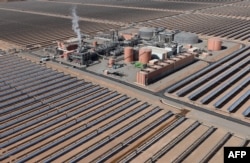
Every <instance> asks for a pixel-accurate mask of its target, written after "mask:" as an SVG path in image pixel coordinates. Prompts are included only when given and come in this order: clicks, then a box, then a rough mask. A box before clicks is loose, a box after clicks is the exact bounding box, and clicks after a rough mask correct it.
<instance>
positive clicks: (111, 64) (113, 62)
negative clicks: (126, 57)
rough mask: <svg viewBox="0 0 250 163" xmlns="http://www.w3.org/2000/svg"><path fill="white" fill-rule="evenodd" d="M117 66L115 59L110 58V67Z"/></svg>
mask: <svg viewBox="0 0 250 163" xmlns="http://www.w3.org/2000/svg"><path fill="white" fill-rule="evenodd" d="M114 64H115V59H114V58H109V67H112V66H113V65H114Z"/></svg>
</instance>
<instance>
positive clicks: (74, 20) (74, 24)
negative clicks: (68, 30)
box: [72, 6, 82, 47]
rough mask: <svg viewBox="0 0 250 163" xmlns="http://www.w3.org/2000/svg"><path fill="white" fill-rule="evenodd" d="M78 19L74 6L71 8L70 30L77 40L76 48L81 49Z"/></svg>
mask: <svg viewBox="0 0 250 163" xmlns="http://www.w3.org/2000/svg"><path fill="white" fill-rule="evenodd" d="M78 21H79V17H78V16H77V14H76V6H73V8H72V29H73V30H74V32H75V33H76V35H77V39H78V47H81V39H82V38H81V30H80V27H79V23H78Z"/></svg>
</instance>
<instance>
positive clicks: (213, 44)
mask: <svg viewBox="0 0 250 163" xmlns="http://www.w3.org/2000/svg"><path fill="white" fill-rule="evenodd" d="M221 45H222V41H221V40H220V39H219V38H210V39H208V41H207V49H208V50H212V51H218V50H221Z"/></svg>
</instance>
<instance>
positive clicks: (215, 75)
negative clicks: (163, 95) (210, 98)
mask: <svg viewBox="0 0 250 163" xmlns="http://www.w3.org/2000/svg"><path fill="white" fill-rule="evenodd" d="M248 55H249V52H248V53H241V54H239V55H238V56H237V57H235V58H233V59H231V60H230V61H228V62H226V63H224V64H222V65H220V66H219V67H217V68H216V69H214V70H211V71H210V72H208V73H207V74H204V75H203V76H201V77H200V78H199V79H197V80H196V81H195V82H193V83H192V84H191V85H189V86H188V87H186V88H183V89H181V90H180V91H179V92H177V95H178V96H185V95H186V94H188V93H189V92H191V91H193V90H194V89H196V88H197V86H200V85H203V84H204V83H206V82H207V80H208V79H211V78H216V80H218V81H220V80H222V79H223V78H225V77H223V76H218V74H225V73H226V72H227V74H225V76H227V75H230V73H232V72H234V71H236V70H237V69H238V68H240V67H242V66H245V65H246V64H247V63H248V62H249V60H247V59H243V58H246V57H247V56H248ZM242 59H243V60H242ZM239 62H240V63H239ZM241 64H242V65H241ZM231 66H233V67H231ZM229 70H230V71H229Z"/></svg>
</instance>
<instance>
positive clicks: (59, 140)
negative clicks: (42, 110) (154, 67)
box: [21, 96, 144, 162]
mask: <svg viewBox="0 0 250 163" xmlns="http://www.w3.org/2000/svg"><path fill="white" fill-rule="evenodd" d="M126 99H127V96H122V97H120V98H118V99H116V100H114V101H113V102H112V104H111V105H116V104H118V103H120V102H122V101H124V100H126ZM136 102H138V101H137V100H132V101H130V102H128V103H127V104H125V105H122V106H120V107H118V108H116V109H114V110H113V111H111V112H108V113H106V114H104V115H102V116H101V117H98V118H97V119H94V120H92V121H90V122H88V123H85V124H84V125H82V126H80V127H77V128H76V129H74V130H72V131H71V132H69V133H66V134H65V135H63V136H61V137H58V138H57V139H56V140H55V141H52V142H50V143H49V144H47V145H46V146H45V147H44V148H40V149H39V150H35V151H33V152H31V153H30V155H29V156H28V157H24V158H21V161H25V160H28V159H30V158H32V157H34V156H36V155H38V154H40V153H42V152H44V151H46V150H47V149H50V148H52V147H54V146H56V145H58V144H60V143H62V142H65V141H66V140H68V139H70V138H72V137H74V136H76V135H78V134H80V133H82V132H84V131H85V130H87V129H89V128H91V127H92V126H93V125H95V124H97V123H100V122H102V121H104V120H105V119H107V118H110V117H112V116H113V115H115V114H117V113H119V112H121V111H122V110H124V109H127V108H128V107H130V106H131V105H133V104H135V103H136ZM111 105H110V103H107V104H105V105H103V106H102V107H99V108H98V109H96V110H93V111H92V114H89V115H88V117H86V114H84V115H83V116H84V118H83V117H81V118H80V117H79V118H77V120H75V121H74V122H72V121H71V123H70V124H69V123H67V124H66V125H65V124H64V125H62V126H60V127H59V128H60V129H59V130H58V129H57V130H56V133H59V132H60V131H65V129H67V128H69V127H72V126H74V125H76V123H80V122H82V121H83V120H85V119H86V118H90V117H91V116H93V115H94V114H93V113H94V112H100V110H102V109H108V108H110V107H111ZM143 108H144V107H143ZM143 108H141V109H143ZM131 112H133V110H132V111H131ZM131 115H132V114H127V117H123V118H122V119H120V120H117V119H115V120H114V121H116V123H113V121H111V122H109V124H112V125H109V128H111V127H113V126H114V125H116V124H118V123H121V122H122V121H123V120H124V119H126V118H128V117H130V116H131ZM106 125H107V124H106ZM66 127H67V128H66ZM103 127H104V126H103ZM103 127H101V128H99V129H98V130H95V131H93V132H91V133H90V134H88V135H86V136H84V137H83V138H81V139H78V140H77V142H75V143H71V144H70V145H68V146H66V147H65V148H63V149H62V150H59V151H57V152H56V153H54V154H53V155H52V156H51V157H48V158H47V160H46V161H45V162H50V161H49V160H48V159H50V160H51V159H52V158H53V159H54V158H55V157H57V156H60V155H62V152H65V151H68V150H67V149H68V148H74V147H76V146H78V145H79V143H83V142H86V141H87V140H89V139H92V138H93V137H95V136H96V135H97V134H100V133H101V132H103V131H104V130H102V128H103ZM105 128H106V126H105ZM56 133H52V132H51V133H46V135H47V136H46V137H49V136H51V135H54V134H56ZM36 141H40V140H36ZM34 143H35V142H34Z"/></svg>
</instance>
